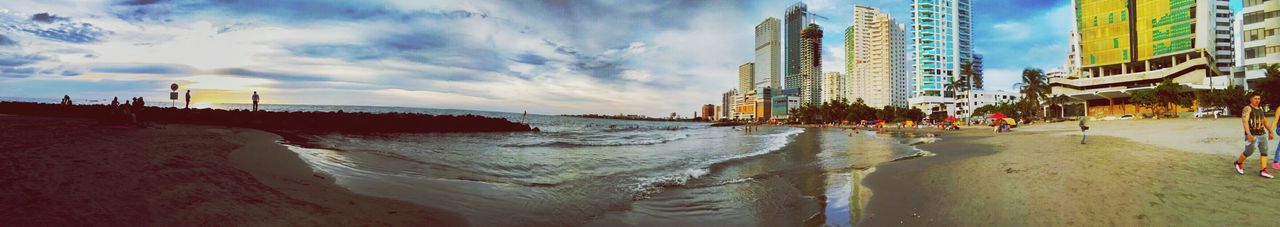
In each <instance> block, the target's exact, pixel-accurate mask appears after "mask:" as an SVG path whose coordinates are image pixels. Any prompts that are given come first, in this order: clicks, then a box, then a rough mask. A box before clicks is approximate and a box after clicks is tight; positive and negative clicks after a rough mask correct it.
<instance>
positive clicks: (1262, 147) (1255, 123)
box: [1235, 94, 1276, 178]
mask: <svg viewBox="0 0 1280 227" xmlns="http://www.w3.org/2000/svg"><path fill="white" fill-rule="evenodd" d="M1261 103H1262V96H1261V95H1258V94H1253V95H1250V97H1249V106H1245V107H1244V110H1243V111H1241V112H1240V113H1241V114H1240V116H1241V120H1240V121H1241V124H1242V126H1244V137H1245V141H1248V142H1249V145H1246V146H1245V147H1244V153H1242V154H1240V158H1239V159H1237V160H1236V163H1235V166H1236V172H1237V173H1240V174H1241V175H1243V174H1244V166H1243V164H1244V160H1245V159H1246V158H1249V156H1251V155H1253V150H1254V149H1257V150H1258V153H1259V155H1260V156H1259V159H1258V163H1259V164H1260V166H1261V167H1262V170H1259V171H1258V175H1259V176H1262V177H1266V178H1273V176H1271V173H1270V172H1267V140H1268V139H1275V138H1276V134H1275V131H1272V130H1271V123H1268V122H1267V117H1266V113H1264V112H1263V110H1262V108H1261V107H1259V105H1260V104H1261ZM1262 135H1267V137H1262Z"/></svg>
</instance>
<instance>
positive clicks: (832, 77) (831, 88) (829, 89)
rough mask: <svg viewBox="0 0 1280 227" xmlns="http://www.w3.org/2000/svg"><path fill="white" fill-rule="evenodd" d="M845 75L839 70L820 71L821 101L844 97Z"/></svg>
mask: <svg viewBox="0 0 1280 227" xmlns="http://www.w3.org/2000/svg"><path fill="white" fill-rule="evenodd" d="M844 85H845V76H844V75H843V74H840V72H825V73H822V102H832V101H836V100H840V99H845V97H844V94H845V88H844Z"/></svg>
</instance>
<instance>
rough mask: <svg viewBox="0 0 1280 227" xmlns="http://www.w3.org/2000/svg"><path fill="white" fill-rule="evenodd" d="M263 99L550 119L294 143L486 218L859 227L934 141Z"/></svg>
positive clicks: (322, 166)
mask: <svg viewBox="0 0 1280 227" xmlns="http://www.w3.org/2000/svg"><path fill="white" fill-rule="evenodd" d="M25 101H30V100H25ZM52 101H57V100H52ZM108 101H109V100H108ZM149 104H153V103H149ZM213 108H219V109H248V108H250V105H246V104H217V105H214V106H213ZM260 108H261V109H264V110H268V111H337V110H342V111H346V112H374V113H381V112H413V113H426V114H451V115H460V114H473V115H481V116H490V117H499V118H506V119H509V120H512V121H516V122H523V123H528V124H530V125H531V126H534V127H538V128H540V129H542V132H536V133H534V132H518V133H460V134H438V133H399V134H382V135H361V136H354V135H340V134H329V135H318V136H315V137H314V138H313V139H314V140H313V141H312V142H313V143H315V144H316V145H318V147H311V148H308V147H299V146H294V145H287V144H286V145H285V146H287V147H289V148H290V149H291V150H293V151H294V152H296V153H298V154H299V156H300V157H301V158H302V159H303V160H305V161H306V162H307V163H309V164H310V165H312V167H313V168H315V169H316V170H317V171H318V172H322V173H324V174H326V175H329V176H332V177H333V178H334V179H335V180H336V181H337V183H338V184H339V185H341V186H344V187H347V188H349V189H351V190H352V191H355V192H357V193H362V194H368V195H373V196H378V197H385V198H391V199H397V200H403V201H408V202H413V203H417V204H421V205H424V206H429V207H433V208H437V209H442V210H446V211H449V212H454V213H457V214H459V215H461V216H463V217H466V218H467V219H468V220H469V221H470V222H471V224H472V225H475V226H851V225H854V224H856V222H857V221H858V219H859V218H861V215H860V213H861V210H860V208H859V204H861V203H863V202H865V201H866V199H867V198H865V195H866V194H867V193H866V192H865V190H864V189H862V187H861V186H860V185H859V184H858V183H859V182H860V180H861V177H862V176H863V175H865V174H867V173H869V172H871V171H873V170H874V168H873V167H874V166H875V165H876V164H879V163H883V162H888V161H891V160H893V159H896V158H899V157H904V156H909V155H912V154H915V153H917V152H920V151H919V150H917V149H915V148H913V147H912V146H911V145H910V144H914V143H918V142H921V141H925V142H927V141H931V140H934V139H936V138H932V137H930V136H929V135H928V134H915V133H888V134H886V133H876V132H871V131H854V130H842V129H829V128H827V129H822V128H795V127H759V128H758V130H754V131H750V132H748V131H745V130H743V128H741V127H710V126H709V124H708V123H690V122H649V121H623V120H608V119H589V118H577V117H564V116H547V115H536V114H530V115H527V116H526V115H523V114H519V113H503V112H486V111H468V110H444V109H424V108H403V107H369V106H322V105H262V106H260Z"/></svg>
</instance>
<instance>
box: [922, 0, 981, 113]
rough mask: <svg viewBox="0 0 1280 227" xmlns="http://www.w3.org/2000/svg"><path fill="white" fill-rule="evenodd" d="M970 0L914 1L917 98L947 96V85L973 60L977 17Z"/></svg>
mask: <svg viewBox="0 0 1280 227" xmlns="http://www.w3.org/2000/svg"><path fill="white" fill-rule="evenodd" d="M970 5H971V4H970V0H913V1H912V4H911V11H912V12H911V20H912V24H911V26H912V28H913V29H912V31H913V34H915V35H914V37H913V40H912V41H914V42H913V44H914V51H913V52H912V54H913V55H914V59H915V67H914V69H915V88H914V92H915V96H917V97H919V96H943V95H944V94H943V91H944V90H945V89H946V85H948V84H950V83H951V82H952V81H953V80H956V79H957V78H958V76H959V74H960V64H961V63H964V62H970V61H972V57H973V16H972V12H971V7H970Z"/></svg>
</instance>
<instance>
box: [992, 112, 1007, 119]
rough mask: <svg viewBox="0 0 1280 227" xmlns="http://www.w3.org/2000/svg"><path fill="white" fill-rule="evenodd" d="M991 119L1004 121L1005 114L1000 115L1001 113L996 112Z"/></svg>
mask: <svg viewBox="0 0 1280 227" xmlns="http://www.w3.org/2000/svg"><path fill="white" fill-rule="evenodd" d="M991 118H994V119H1004V114H1002V113H1000V112H996V114H992V115H991Z"/></svg>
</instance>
